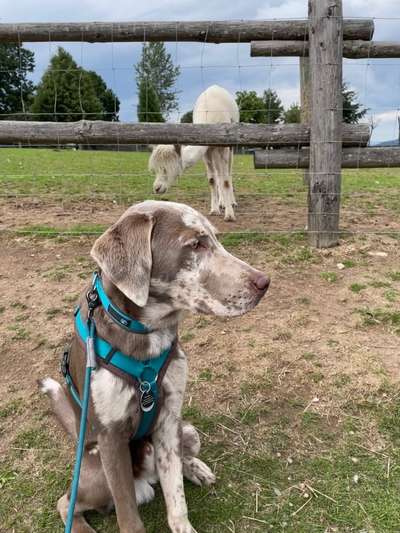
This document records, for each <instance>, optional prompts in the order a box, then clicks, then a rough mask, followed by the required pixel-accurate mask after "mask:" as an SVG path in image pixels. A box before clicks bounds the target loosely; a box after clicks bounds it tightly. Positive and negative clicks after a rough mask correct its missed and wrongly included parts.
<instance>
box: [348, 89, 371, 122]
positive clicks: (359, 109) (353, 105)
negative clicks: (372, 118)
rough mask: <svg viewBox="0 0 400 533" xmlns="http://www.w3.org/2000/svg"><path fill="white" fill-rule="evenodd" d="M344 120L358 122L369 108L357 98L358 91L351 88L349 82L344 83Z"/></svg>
mask: <svg viewBox="0 0 400 533" xmlns="http://www.w3.org/2000/svg"><path fill="white" fill-rule="evenodd" d="M342 97H343V122H347V124H357V123H358V121H359V120H360V119H361V118H363V117H364V115H365V114H366V113H367V111H368V109H367V108H366V107H364V106H363V105H362V104H360V102H358V100H357V93H356V92H355V91H352V90H351V89H349V87H348V85H347V83H343V85H342Z"/></svg>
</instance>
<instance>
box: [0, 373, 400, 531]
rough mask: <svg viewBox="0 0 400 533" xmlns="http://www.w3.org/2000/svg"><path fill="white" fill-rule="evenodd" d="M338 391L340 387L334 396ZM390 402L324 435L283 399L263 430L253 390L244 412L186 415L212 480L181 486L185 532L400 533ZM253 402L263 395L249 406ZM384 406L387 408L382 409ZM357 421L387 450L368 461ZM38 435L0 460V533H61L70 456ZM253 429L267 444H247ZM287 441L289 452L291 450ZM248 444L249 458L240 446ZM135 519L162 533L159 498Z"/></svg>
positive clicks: (357, 407)
mask: <svg viewBox="0 0 400 533" xmlns="http://www.w3.org/2000/svg"><path fill="white" fill-rule="evenodd" d="M346 383H347V379H343V380H342V381H341V386H343V385H345V384H346ZM388 392H389V394H388ZM398 393H399V391H396V390H391V391H386V394H385V395H384V396H379V397H372V398H366V400H365V401H363V402H359V403H357V402H352V403H351V404H349V405H348V407H347V408H345V409H344V411H343V416H342V417H341V419H344V420H347V418H346V417H347V416H349V417H350V418H348V420H351V421H352V423H351V425H349V424H346V423H345V422H343V421H342V420H338V421H337V422H336V423H335V424H334V426H330V425H329V424H327V421H326V420H325V418H324V417H323V416H321V415H320V414H318V413H317V412H312V411H310V410H308V411H307V412H304V405H303V404H302V403H299V402H298V401H293V400H291V399H290V398H287V399H286V400H285V399H284V398H283V397H282V395H281V397H280V398H279V399H278V400H276V401H278V402H279V404H277V405H279V406H280V410H281V411H282V412H281V414H280V415H279V419H275V420H274V422H273V424H271V417H274V412H275V411H276V407H277V405H274V404H273V403H272V404H268V403H266V404H265V403H264V400H263V399H266V398H268V397H269V389H268V390H265V388H264V386H263V382H260V383H258V382H254V381H253V382H252V383H251V387H250V388H249V389H248V390H247V389H246V392H245V395H246V398H247V400H246V398H245V399H244V400H243V402H245V401H247V402H249V403H247V404H245V403H243V404H241V405H238V406H237V407H236V410H233V411H232V412H231V413H232V416H229V417H227V416H226V415H225V414H224V411H223V410H222V411H220V412H219V410H218V409H215V410H214V411H213V412H212V413H204V412H203V411H202V410H201V409H200V408H199V407H198V406H196V405H193V404H192V405H191V407H187V408H186V409H185V412H184V416H185V419H188V420H191V421H192V422H193V423H194V424H195V425H196V426H197V427H198V428H199V429H200V430H201V432H202V435H203V437H202V440H203V441H206V443H207V444H206V446H205V448H204V450H203V451H202V452H201V457H202V458H203V459H204V460H206V461H207V462H208V463H209V464H210V465H211V466H212V467H213V468H215V470H216V473H217V477H218V482H217V485H216V486H215V487H212V488H202V489H201V488H198V487H195V486H193V485H192V484H191V483H188V482H187V483H185V486H186V496H187V501H188V507H189V515H190V518H191V521H192V524H193V526H194V527H195V528H196V529H197V530H198V531H199V532H205V533H219V532H220V531H229V528H231V530H234V531H237V532H245V531H256V532H265V531H269V530H270V529H271V527H272V530H277V531H287V532H289V533H323V532H325V531H328V528H329V527H336V528H338V529H337V531H343V532H345V531H349V532H350V531H376V532H377V533H386V532H393V533H394V532H396V531H399V528H400V508H399V506H398V486H399V483H400V472H399V469H398V468H397V464H398V462H399V460H400V453H399V451H398V450H399V448H398V445H399V444H400V430H399V428H400V401H399V400H398V397H399V394H398ZM256 394H261V395H262V396H261V397H260V398H259V403H257V404H255V403H254V399H255V395H256ZM388 397H389V398H394V399H393V400H391V401H389V402H388V401H386V402H384V401H381V400H382V398H388ZM272 398H273V396H272ZM283 412H284V413H285V414H283ZM360 421H361V422H366V421H368V424H369V425H370V424H371V423H373V424H375V425H376V427H377V428H378V431H379V433H380V438H381V439H383V440H384V441H385V442H386V445H385V447H384V449H382V451H381V452H379V453H373V452H372V451H369V446H371V445H369V444H368V439H367V438H366V435H365V434H364V425H363V423H360ZM46 425H47V422H45V421H43V422H37V423H34V424H33V425H32V426H31V427H29V428H26V429H24V430H21V431H20V432H19V433H18V434H17V436H16V437H15V439H14V441H13V443H12V447H11V449H10V452H9V454H8V456H7V458H5V459H2V460H1V461H0V489H1V491H2V498H1V499H0V517H1V525H2V531H3V530H4V531H12V530H13V529H14V530H15V531H18V533H19V532H21V533H25V532H26V533H28V532H29V533H36V532H45V533H50V532H54V533H58V532H60V533H61V532H62V531H63V528H62V527H61V522H60V520H59V518H58V515H57V513H56V511H55V504H56V501H57V499H58V498H59V497H60V495H62V494H63V492H64V491H65V490H66V488H67V486H68V483H69V479H70V476H71V465H70V464H69V460H68V457H70V456H71V454H68V457H66V456H65V452H66V447H65V446H61V449H60V439H59V437H58V436H57V434H54V433H53V432H50V433H49V432H48V430H47V429H46ZM262 428H264V429H265V430H266V431H267V433H266V439H264V438H263V439H260V440H257V439H255V438H254V436H255V434H256V432H257V431H259V430H260V429H262ZM350 428H351V430H350ZM293 431H295V432H296V442H293V443H291V434H292V432H293ZM204 435H210V436H211V437H210V438H209V439H208V438H206V437H204ZM314 436H317V437H318V440H316V439H315V438H314ZM249 438H252V440H251V443H252V444H251V447H250V448H249V447H247V446H246V445H245V442H246V441H247V439H249ZM61 452H62V457H60V453H61ZM388 458H390V461H389V462H388ZM388 465H389V466H388ZM256 498H257V512H256V510H255V500H256ZM304 504H306V506H305V507H304V508H302V506H303V505H304ZM15 509H20V511H19V512H18V513H16V512H15ZM141 515H142V517H143V520H144V523H145V525H146V528H147V531H148V532H149V533H160V532H164V531H165V532H166V531H168V528H167V524H166V515H165V505H164V502H163V498H162V495H161V491H160V489H159V488H157V491H156V498H155V500H154V501H153V502H152V503H150V504H147V505H145V506H143V507H142V508H141ZM88 519H89V521H90V523H91V524H92V526H93V527H95V528H96V530H97V531H99V532H103V533H116V532H117V531H118V529H117V525H116V517H115V514H114V513H111V514H110V515H107V516H102V515H99V514H97V513H89V514H88Z"/></svg>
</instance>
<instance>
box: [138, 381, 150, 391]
mask: <svg viewBox="0 0 400 533" xmlns="http://www.w3.org/2000/svg"><path fill="white" fill-rule="evenodd" d="M139 390H140V392H141V393H146V392H150V391H151V385H150V383H149V382H148V381H140V383H139Z"/></svg>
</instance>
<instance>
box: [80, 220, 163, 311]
mask: <svg viewBox="0 0 400 533" xmlns="http://www.w3.org/2000/svg"><path fill="white" fill-rule="evenodd" d="M153 225H154V219H153V217H152V216H151V215H149V214H146V213H132V214H130V215H126V216H125V217H123V218H121V219H120V220H119V221H118V222H117V223H116V224H114V225H113V226H111V228H109V229H108V230H107V231H106V232H105V233H103V235H102V236H101V237H99V238H98V239H97V241H96V242H95V243H94V245H93V248H92V250H91V252H90V254H91V256H92V257H93V259H94V260H95V261H96V263H97V264H98V265H99V267H100V268H101V270H102V271H103V272H104V273H105V274H106V276H108V277H109V278H110V280H111V281H112V283H114V285H116V286H117V287H118V289H119V290H120V291H121V292H123V293H124V294H125V296H127V297H128V298H129V299H130V300H131V301H132V302H134V303H135V304H136V305H139V306H140V307H143V306H144V305H146V303H147V299H148V297H149V287H150V278H151V267H152V255H151V233H152V230H153Z"/></svg>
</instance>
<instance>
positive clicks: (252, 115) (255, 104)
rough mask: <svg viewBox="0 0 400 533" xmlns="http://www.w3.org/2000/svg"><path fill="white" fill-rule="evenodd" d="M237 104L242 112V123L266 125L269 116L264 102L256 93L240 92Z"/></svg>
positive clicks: (237, 95)
mask: <svg viewBox="0 0 400 533" xmlns="http://www.w3.org/2000/svg"><path fill="white" fill-rule="evenodd" d="M236 103H237V105H238V107H239V111H240V122H249V123H250V124H265V122H266V119H267V115H266V111H265V105H264V101H263V99H262V98H261V97H260V96H258V94H257V93H256V91H238V92H237V93H236Z"/></svg>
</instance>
